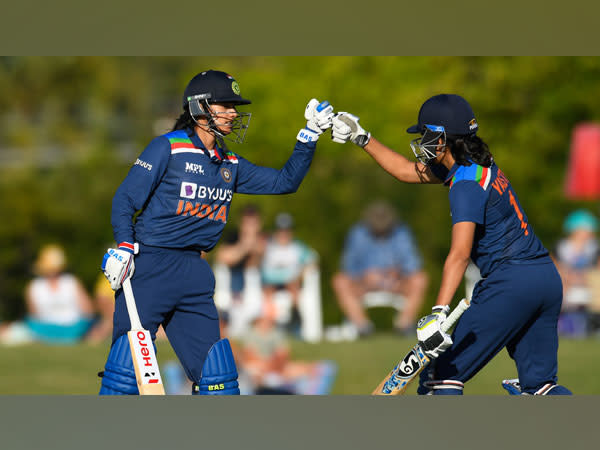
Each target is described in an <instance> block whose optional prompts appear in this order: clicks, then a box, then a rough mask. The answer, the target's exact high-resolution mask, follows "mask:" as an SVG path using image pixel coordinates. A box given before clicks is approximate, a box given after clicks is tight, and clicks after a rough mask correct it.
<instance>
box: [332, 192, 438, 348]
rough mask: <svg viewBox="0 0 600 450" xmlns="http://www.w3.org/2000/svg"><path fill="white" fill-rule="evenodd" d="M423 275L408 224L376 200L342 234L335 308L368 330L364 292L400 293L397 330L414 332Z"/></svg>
mask: <svg viewBox="0 0 600 450" xmlns="http://www.w3.org/2000/svg"><path fill="white" fill-rule="evenodd" d="M427 283H428V279H427V275H426V274H425V272H424V271H423V269H422V259H421V255H420V253H419V250H418V249H417V245H416V243H415V240H414V237H413V235H412V233H411V231H410V229H409V228H408V226H407V225H405V224H403V223H401V222H399V221H398V220H397V217H396V214H395V212H394V210H393V209H392V207H391V206H390V205H389V204H387V203H386V202H382V201H377V202H374V203H372V204H371V205H369V206H368V207H367V208H366V209H365V211H364V213H363V219H362V221H361V222H359V223H357V224H356V225H354V226H353V227H352V228H351V229H350V231H349V232H348V235H347V237H346V242H345V246H344V250H343V255H342V267H341V270H340V271H339V272H338V273H336V274H335V275H334V276H333V279H332V285H333V289H334V291H335V293H336V296H337V300H338V303H339V305H340V308H341V309H342V311H343V312H344V314H345V315H346V318H347V319H348V320H349V321H350V322H351V323H352V324H353V325H354V327H355V328H356V329H357V331H358V335H359V336H361V337H364V336H367V335H369V334H371V333H373V331H374V329H375V327H374V325H373V323H372V322H371V321H370V320H369V318H368V316H367V313H366V311H365V308H364V306H363V302H362V299H363V297H364V295H365V294H367V293H368V292H374V291H385V292H391V293H396V294H401V295H403V296H404V297H405V298H406V302H405V305H404V307H403V308H402V310H401V311H399V312H398V314H397V316H396V317H395V319H394V329H395V330H396V331H397V332H398V333H400V334H409V333H410V334H414V326H415V319H416V316H417V314H418V313H419V312H420V309H421V305H422V304H423V299H424V295H425V291H426V289H427Z"/></svg>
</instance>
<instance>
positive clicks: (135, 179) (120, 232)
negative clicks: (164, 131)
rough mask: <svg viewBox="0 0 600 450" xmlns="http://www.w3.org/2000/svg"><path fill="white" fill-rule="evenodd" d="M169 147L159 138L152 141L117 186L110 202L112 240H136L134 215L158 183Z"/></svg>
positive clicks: (163, 139)
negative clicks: (113, 238)
mask: <svg viewBox="0 0 600 450" xmlns="http://www.w3.org/2000/svg"><path fill="white" fill-rule="evenodd" d="M170 154H171V151H170V145H169V141H168V140H167V138H165V137H163V136H160V137H157V138H155V139H153V140H152V142H150V144H148V146H147V147H146V148H145V149H144V151H143V152H142V154H141V155H140V156H139V158H138V159H137V160H136V161H135V163H134V164H133V166H132V167H131V169H129V173H128V174H127V176H126V177H125V179H124V180H123V182H122V183H121V185H120V186H119V187H118V189H117V192H116V193H115V196H114V197H113V202H112V213H111V223H112V227H113V234H114V237H115V240H116V242H117V244H118V243H120V242H129V243H133V242H134V241H135V236H134V229H133V216H134V214H135V213H136V212H137V211H139V210H140V209H142V208H143V207H144V205H145V204H146V202H147V200H148V198H149V197H150V195H151V194H152V192H153V191H154V189H156V186H158V184H159V183H160V180H161V179H162V177H163V175H164V173H165V171H166V169H167V165H168V163H169V157H170Z"/></svg>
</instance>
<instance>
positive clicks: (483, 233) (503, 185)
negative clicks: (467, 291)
mask: <svg viewBox="0 0 600 450" xmlns="http://www.w3.org/2000/svg"><path fill="white" fill-rule="evenodd" d="M445 184H446V185H448V186H449V187H450V191H449V194H448V195H449V198H450V211H451V214H452V223H453V224H455V223H458V222H474V223H475V224H476V227H475V236H474V242H473V248H472V250H471V259H472V260H473V262H474V263H475V265H477V267H479V270H480V271H481V275H482V276H483V277H487V276H488V275H489V274H490V273H491V272H492V271H493V270H494V269H495V268H496V267H498V266H499V265H500V264H502V263H503V262H511V263H523V264H525V263H528V262H536V261H539V258H542V257H545V256H546V257H547V256H548V251H547V250H546V248H545V247H544V246H543V245H542V243H541V241H540V240H539V239H538V238H537V236H536V235H535V233H534V232H533V228H532V227H531V225H530V224H529V222H528V220H527V216H526V215H525V212H524V211H523V208H522V207H521V205H520V203H519V200H518V198H517V195H516V194H515V191H514V190H513V188H512V186H511V185H510V182H509V181H508V178H506V176H505V175H504V174H503V173H502V171H501V170H500V169H499V168H498V166H496V165H495V164H492V165H491V166H490V167H483V166H480V165H477V164H472V165H470V166H460V165H458V164H455V165H454V166H453V167H452V169H450V171H449V172H448V174H447V176H446V179H445Z"/></svg>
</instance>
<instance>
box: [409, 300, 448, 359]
mask: <svg viewBox="0 0 600 450" xmlns="http://www.w3.org/2000/svg"><path fill="white" fill-rule="evenodd" d="M449 312H450V307H449V306H448V305H446V306H434V307H433V308H432V309H431V314H429V315H428V316H425V317H423V318H421V319H420V320H419V322H418V324H417V340H418V341H419V345H420V346H421V348H422V349H423V352H425V354H426V355H427V356H429V357H430V358H437V357H438V356H440V354H442V353H443V352H444V351H446V349H447V348H448V347H450V346H451V345H452V338H451V337H450V335H449V334H448V333H445V332H444V331H442V323H443V322H444V321H445V320H446V316H447V315H448V313H449Z"/></svg>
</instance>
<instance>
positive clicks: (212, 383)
mask: <svg viewBox="0 0 600 450" xmlns="http://www.w3.org/2000/svg"><path fill="white" fill-rule="evenodd" d="M237 378H238V373H237V368H236V366H235V359H234V358H233V352H232V351H231V345H230V344H229V340H228V339H221V340H220V341H217V342H216V343H215V344H214V345H213V346H212V347H211V348H210V350H209V351H208V355H206V360H205V361H204V365H203V366H202V377H201V378H200V383H194V385H193V388H192V394H194V395H239V394H240V389H239V384H238V381H237Z"/></svg>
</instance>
